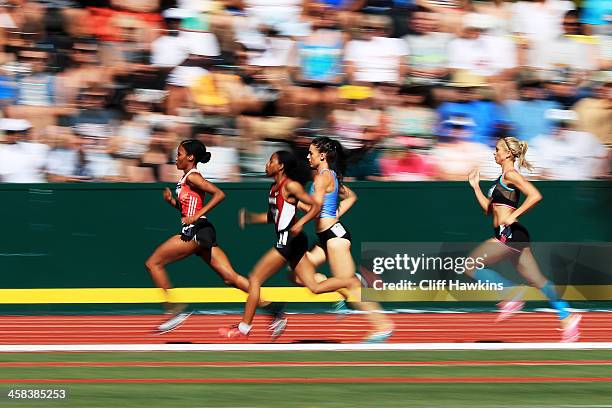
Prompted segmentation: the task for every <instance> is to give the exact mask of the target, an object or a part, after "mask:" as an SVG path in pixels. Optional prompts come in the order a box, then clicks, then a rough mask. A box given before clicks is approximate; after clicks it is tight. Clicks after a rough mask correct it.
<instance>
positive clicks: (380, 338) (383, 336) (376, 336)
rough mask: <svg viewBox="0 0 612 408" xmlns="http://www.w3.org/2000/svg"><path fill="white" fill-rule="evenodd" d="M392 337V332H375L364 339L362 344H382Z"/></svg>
mask: <svg viewBox="0 0 612 408" xmlns="http://www.w3.org/2000/svg"><path fill="white" fill-rule="evenodd" d="M392 335H393V330H383V331H379V332H375V333H372V334H370V335H369V336H368V337H366V338H365V339H364V340H363V342H364V343H369V344H376V343H384V342H386V341H387V340H389V338H390V337H391V336H392Z"/></svg>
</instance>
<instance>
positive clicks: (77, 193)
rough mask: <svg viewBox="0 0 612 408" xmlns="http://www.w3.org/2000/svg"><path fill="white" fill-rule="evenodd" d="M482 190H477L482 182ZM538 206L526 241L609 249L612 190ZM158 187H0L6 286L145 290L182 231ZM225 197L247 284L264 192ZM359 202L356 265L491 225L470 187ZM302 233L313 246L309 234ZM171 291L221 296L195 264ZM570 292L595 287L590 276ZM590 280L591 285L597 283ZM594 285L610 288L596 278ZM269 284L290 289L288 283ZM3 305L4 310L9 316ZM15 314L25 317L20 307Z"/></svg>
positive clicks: (567, 187)
mask: <svg viewBox="0 0 612 408" xmlns="http://www.w3.org/2000/svg"><path fill="white" fill-rule="evenodd" d="M485 184H486V183H483V184H482V186H483V189H484V188H486V187H488V184H487V185H485ZM536 185H537V187H538V188H539V189H540V191H541V192H542V194H543V197H544V199H543V201H542V202H541V203H540V204H539V205H538V206H537V207H536V208H535V209H533V210H532V211H530V212H529V213H528V214H526V215H525V216H524V217H522V219H521V222H522V223H523V224H524V225H526V226H527V228H528V229H529V231H530V233H531V237H532V240H533V241H537V242H575V243H588V242H612V217H611V213H612V182H610V181H597V182H565V181H563V182H561V181H549V182H539V183H536ZM166 186H169V187H170V188H174V186H173V185H166V184H114V183H113V184H36V185H25V184H1V185H0V202H1V203H2V212H1V215H0V217H1V219H2V223H1V225H2V234H0V271H2V285H1V286H2V288H5V289H6V288H10V289H15V288H115V287H116V288H147V287H152V282H151V280H150V277H149V275H148V273H147V272H146V271H145V269H144V266H143V264H144V261H145V260H146V259H147V257H148V256H149V254H151V253H152V251H153V250H154V249H155V248H156V246H157V245H159V244H160V243H161V242H163V241H164V240H165V239H167V238H168V237H169V236H171V235H172V234H175V233H177V231H179V229H180V216H179V214H178V212H177V211H176V210H175V209H174V208H172V207H170V206H169V205H168V204H167V203H166V202H165V201H164V200H163V199H162V191H163V189H164V187H166ZM219 186H220V187H221V188H222V189H223V190H224V191H225V193H226V195H227V196H226V199H225V201H224V202H222V203H221V204H220V205H219V206H218V207H217V208H215V209H214V210H213V211H212V212H211V213H210V215H209V218H210V219H211V221H212V222H213V223H214V225H215V226H216V228H217V239H218V242H219V244H220V246H221V247H222V248H223V249H224V250H225V251H226V253H227V254H228V256H229V257H230V260H231V261H232V263H233V265H234V268H235V269H236V270H237V271H238V272H239V273H241V274H244V275H247V274H248V272H249V270H250V269H251V267H252V266H253V265H254V264H255V262H256V261H257V259H258V258H259V257H260V256H261V254H263V253H264V251H266V250H267V249H268V248H270V246H271V245H272V244H273V243H274V241H275V235H274V231H273V228H272V227H271V226H269V225H262V226H250V227H248V228H247V229H246V230H244V231H241V230H240V229H239V228H238V225H237V213H238V209H239V208H241V207H247V208H248V209H249V210H251V211H262V212H263V211H266V207H267V191H268V188H269V184H268V183H227V184H220V185H219ZM350 186H351V187H352V188H353V189H354V190H355V191H356V193H357V194H358V196H359V200H358V202H357V204H356V205H355V207H354V208H353V209H351V211H350V212H349V213H348V214H347V215H346V216H345V217H344V218H343V221H344V222H345V223H346V224H347V225H348V227H349V228H350V230H351V233H352V236H353V252H354V256H355V258H356V259H357V260H359V257H360V254H359V249H360V243H361V242H366V241H369V242H479V241H482V240H484V239H487V238H489V237H490V236H491V219H490V217H486V216H485V215H484V214H483V213H482V211H481V210H480V209H479V207H478V205H477V203H476V200H475V198H474V196H473V193H472V191H471V189H470V188H469V186H468V184H467V183H459V182H457V183H455V182H408V183H400V182H387V183H377V182H356V183H350ZM307 232H308V234H309V236H310V237H314V233H313V230H312V226H309V227H308V229H307ZM168 270H169V272H170V276H171V280H172V282H173V284H174V285H175V286H177V287H221V286H223V283H222V281H221V280H220V279H219V278H218V277H217V276H216V275H215V274H214V273H213V272H212V271H211V270H210V269H209V268H208V266H206V265H205V264H203V263H202V261H201V260H200V259H199V258H197V257H191V258H190V259H187V260H184V261H181V262H178V263H176V264H174V265H171V266H169V268H168ZM577 279H578V281H577V282H573V283H578V284H585V283H593V281H592V280H591V279H590V277H589V276H588V271H586V276H580V277H577ZM597 279H598V280H599V281H597ZM596 283H602V284H610V283H612V279H607V278H606V277H605V276H604V277H603V278H602V276H599V275H598V276H597V277H596ZM269 285H272V286H286V285H288V283H287V280H286V274H284V273H282V274H278V276H275V277H273V278H272V279H271V280H270V282H269ZM7 307H8V306H6V305H5V306H3V308H1V309H0V310H2V311H6V310H13V309H15V308H10V307H8V309H7ZM18 309H19V310H25V309H27V308H25V309H24V308H23V305H22V306H19V308H18Z"/></svg>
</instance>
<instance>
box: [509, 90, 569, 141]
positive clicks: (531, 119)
mask: <svg viewBox="0 0 612 408" xmlns="http://www.w3.org/2000/svg"><path fill="white" fill-rule="evenodd" d="M505 107H506V111H507V114H508V118H509V120H510V121H511V122H512V125H513V128H514V133H515V136H516V137H517V138H518V139H520V140H526V141H527V142H530V141H531V140H532V139H533V138H535V137H536V136H538V135H543V134H549V133H550V130H551V128H552V125H553V123H552V121H551V120H550V119H547V118H546V112H547V111H549V110H550V109H561V105H560V104H558V103H557V102H555V101H550V100H545V94H544V90H543V89H542V84H541V83H540V82H539V81H525V82H523V83H521V84H520V85H519V100H510V101H506V103H505Z"/></svg>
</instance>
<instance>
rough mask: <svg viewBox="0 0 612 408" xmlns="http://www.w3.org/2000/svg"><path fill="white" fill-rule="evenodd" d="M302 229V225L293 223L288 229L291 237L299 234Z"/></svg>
mask: <svg viewBox="0 0 612 408" xmlns="http://www.w3.org/2000/svg"><path fill="white" fill-rule="evenodd" d="M303 229H304V226H302V225H299V224H295V225H294V226H293V227H291V229H289V235H291V236H292V237H295V236H297V235H299V234H300V232H302V230H303Z"/></svg>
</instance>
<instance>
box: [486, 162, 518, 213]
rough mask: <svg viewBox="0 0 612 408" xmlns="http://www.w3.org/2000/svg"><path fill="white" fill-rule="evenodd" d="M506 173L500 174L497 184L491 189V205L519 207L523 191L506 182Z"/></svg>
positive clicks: (489, 195)
mask: <svg viewBox="0 0 612 408" xmlns="http://www.w3.org/2000/svg"><path fill="white" fill-rule="evenodd" d="M510 171H512V170H510ZM504 174H505V173H504ZM504 174H502V175H501V176H499V178H498V179H497V180H496V181H495V184H493V185H492V186H491V188H490V189H489V194H488V197H489V199H490V200H491V203H490V205H505V206H508V207H512V208H517V207H518V204H519V200H520V199H521V192H520V191H519V190H517V189H515V188H511V187H510V186H507V185H506V184H504Z"/></svg>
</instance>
